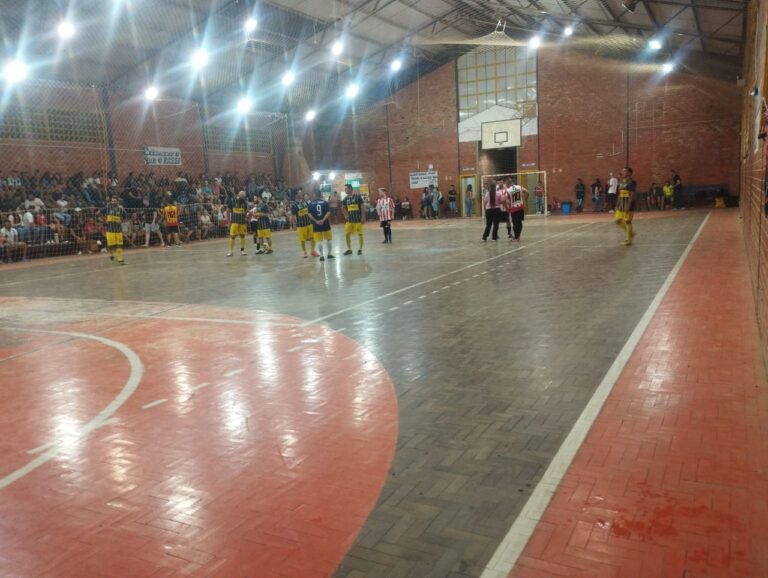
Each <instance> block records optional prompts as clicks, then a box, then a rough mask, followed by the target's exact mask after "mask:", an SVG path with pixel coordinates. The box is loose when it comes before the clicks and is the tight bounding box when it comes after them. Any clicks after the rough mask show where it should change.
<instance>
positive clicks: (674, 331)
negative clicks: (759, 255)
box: [510, 211, 768, 578]
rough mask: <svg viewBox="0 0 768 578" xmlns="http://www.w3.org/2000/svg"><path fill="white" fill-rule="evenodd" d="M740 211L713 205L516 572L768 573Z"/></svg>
mask: <svg viewBox="0 0 768 578" xmlns="http://www.w3.org/2000/svg"><path fill="white" fill-rule="evenodd" d="M758 343H759V337H758V334H757V327H756V324H755V321H754V309H753V299H752V295H751V290H750V284H749V279H748V272H747V264H746V261H745V257H744V252H743V240H742V236H741V227H740V224H739V222H738V218H737V214H735V213H733V212H717V211H716V212H714V213H713V215H712V218H711V219H710V221H709V222H708V224H707V225H706V227H705V228H704V230H703V232H702V235H701V237H700V238H699V240H698V241H697V243H696V244H695V246H694V248H693V250H692V251H691V253H690V255H689V257H688V259H687V261H686V263H685V265H684V266H683V268H682V269H681V271H680V274H679V276H678V277H677V279H676V281H675V282H674V284H673V285H672V286H671V288H670V291H669V293H668V294H667V296H666V298H665V299H664V301H663V302H662V304H661V307H660V308H659V310H658V311H657V313H656V315H655V316H654V319H653V321H652V322H651V325H650V326H649V328H648V330H647V331H646V333H645V334H644V336H643V338H642V340H641V342H640V343H639V345H638V347H637V349H636V351H635V353H634V355H633V356H632V358H631V359H630V361H629V363H628V365H627V366H626V369H625V370H624V372H623V374H622V375H621V377H620V378H619V381H618V382H617V383H616V385H615V387H614V389H613V392H612V394H611V395H610V397H609V399H608V400H607V402H606V404H605V406H604V408H603V411H602V412H601V413H600V415H599V417H598V418H597V421H596V422H595V424H594V426H593V428H592V430H591V431H590V433H589V435H588V437H587V439H586V441H585V443H584V444H583V445H582V447H581V449H580V450H579V452H578V454H577V455H576V457H575V460H574V462H573V464H572V466H571V467H570V469H569V470H568V472H567V475H566V477H565V479H564V481H563V483H562V485H561V487H560V488H559V490H558V491H557V492H556V493H555V495H554V497H553V499H552V502H551V503H550V506H549V508H548V509H547V510H546V512H545V514H544V516H543V518H542V520H541V522H540V523H539V524H538V526H537V527H536V530H535V533H534V534H533V536H532V538H531V540H530V541H529V543H528V545H527V546H526V548H525V550H524V552H523V555H522V556H521V558H520V559H519V561H518V564H517V566H516V567H515V569H514V570H513V571H512V573H511V574H510V577H514V578H538V577H545V576H546V577H550V576H580V577H582V576H583V577H587V576H589V577H592V576H595V577H597V576H600V577H602V576H611V577H617V578H631V577H637V578H656V577H658V578H662V577H663V578H666V577H674V578H694V577H695V578H727V577H733V578H736V577H739V578H754V577H758V576H761V577H762V576H768V550H767V549H766V543H768V426H767V425H766V424H767V423H768V389H766V380H765V374H764V370H763V366H762V363H761V359H760V353H759V347H758Z"/></svg>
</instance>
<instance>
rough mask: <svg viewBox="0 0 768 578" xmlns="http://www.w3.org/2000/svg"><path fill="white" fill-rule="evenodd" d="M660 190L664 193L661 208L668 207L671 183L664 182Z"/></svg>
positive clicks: (669, 205) (670, 201) (670, 197)
mask: <svg viewBox="0 0 768 578" xmlns="http://www.w3.org/2000/svg"><path fill="white" fill-rule="evenodd" d="M661 192H662V193H663V194H664V202H663V208H664V209H669V208H670V207H671V206H672V185H670V184H669V181H665V182H664V186H663V187H662V188H661Z"/></svg>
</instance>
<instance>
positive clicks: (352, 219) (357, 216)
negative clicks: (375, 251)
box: [341, 185, 365, 255]
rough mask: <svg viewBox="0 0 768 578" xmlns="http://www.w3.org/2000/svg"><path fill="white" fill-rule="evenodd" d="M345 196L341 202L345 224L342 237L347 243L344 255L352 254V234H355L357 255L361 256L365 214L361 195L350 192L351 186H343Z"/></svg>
mask: <svg viewBox="0 0 768 578" xmlns="http://www.w3.org/2000/svg"><path fill="white" fill-rule="evenodd" d="M344 188H345V192H346V193H347V196H346V197H344V200H343V201H342V202H341V210H342V211H343V212H344V218H345V219H346V221H347V223H346V224H345V225H344V235H345V237H346V241H347V250H346V251H344V254H345V255H351V254H352V239H351V237H352V234H353V233H357V237H358V240H359V245H358V247H357V254H358V255H362V254H363V223H365V213H364V212H363V210H364V207H363V204H364V201H363V197H362V195H360V194H359V193H354V192H353V191H352V185H344Z"/></svg>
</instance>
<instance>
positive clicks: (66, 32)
mask: <svg viewBox="0 0 768 578" xmlns="http://www.w3.org/2000/svg"><path fill="white" fill-rule="evenodd" d="M56 30H57V32H58V33H59V37H60V38H63V39H64V40H69V39H70V38H72V37H73V36H74V35H75V27H74V25H73V24H72V23H71V22H70V21H69V20H62V21H61V22H59V26H58V28H57V29H56Z"/></svg>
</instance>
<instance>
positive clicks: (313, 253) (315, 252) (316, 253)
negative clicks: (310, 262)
mask: <svg viewBox="0 0 768 578" xmlns="http://www.w3.org/2000/svg"><path fill="white" fill-rule="evenodd" d="M310 255H312V256H313V257H319V256H320V253H318V252H317V251H312V252H311V253H310Z"/></svg>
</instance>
